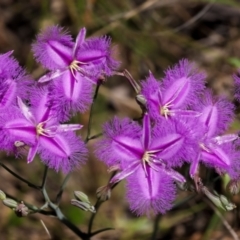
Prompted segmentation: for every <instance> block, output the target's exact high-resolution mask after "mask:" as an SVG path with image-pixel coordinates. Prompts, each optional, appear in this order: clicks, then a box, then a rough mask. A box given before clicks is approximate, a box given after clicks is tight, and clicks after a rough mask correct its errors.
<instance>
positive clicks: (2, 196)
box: [0, 190, 6, 200]
mask: <svg viewBox="0 0 240 240" xmlns="http://www.w3.org/2000/svg"><path fill="white" fill-rule="evenodd" d="M4 199H6V194H5V193H4V192H3V191H2V190H0V200H4Z"/></svg>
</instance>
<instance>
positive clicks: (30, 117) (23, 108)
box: [17, 97, 36, 124]
mask: <svg viewBox="0 0 240 240" xmlns="http://www.w3.org/2000/svg"><path fill="white" fill-rule="evenodd" d="M17 102H18V106H19V108H20V110H21V112H22V114H23V115H24V117H25V118H26V119H27V120H28V121H29V122H31V123H32V124H35V123H36V121H35V118H34V116H33V115H32V113H31V111H30V110H29V108H28V107H27V106H26V105H25V104H24V103H23V101H22V99H21V98H19V97H17Z"/></svg>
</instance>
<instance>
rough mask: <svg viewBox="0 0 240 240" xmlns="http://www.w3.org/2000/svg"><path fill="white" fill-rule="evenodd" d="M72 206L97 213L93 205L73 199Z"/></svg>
mask: <svg viewBox="0 0 240 240" xmlns="http://www.w3.org/2000/svg"><path fill="white" fill-rule="evenodd" d="M71 204H72V205H73V206H76V207H78V208H81V209H82V210H84V211H90V212H92V213H95V212H96V210H95V207H94V206H92V205H91V204H89V203H87V202H81V201H78V200H76V199H72V200H71Z"/></svg>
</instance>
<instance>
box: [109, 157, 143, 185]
mask: <svg viewBox="0 0 240 240" xmlns="http://www.w3.org/2000/svg"><path fill="white" fill-rule="evenodd" d="M140 161H141V160H136V161H134V162H132V163H131V164H129V166H128V167H126V168H125V169H123V170H122V171H121V172H119V173H117V174H116V175H115V176H114V177H113V178H112V179H111V181H110V183H112V184H115V183H117V182H120V181H122V180H123V179H124V178H127V177H128V176H130V175H131V174H132V173H134V172H135V171H137V169H138V168H139V167H141V164H140V163H141V162H140Z"/></svg>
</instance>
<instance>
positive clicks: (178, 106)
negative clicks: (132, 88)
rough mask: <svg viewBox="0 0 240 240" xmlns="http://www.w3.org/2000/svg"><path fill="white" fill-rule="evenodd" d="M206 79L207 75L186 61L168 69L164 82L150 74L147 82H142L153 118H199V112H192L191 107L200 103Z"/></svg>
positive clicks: (143, 91) (143, 92)
mask: <svg viewBox="0 0 240 240" xmlns="http://www.w3.org/2000/svg"><path fill="white" fill-rule="evenodd" d="M204 79H205V75H204V74H203V73H198V72H197V71H196V69H195V67H194V65H193V64H192V63H189V62H188V61H187V60H185V59H184V60H181V61H180V62H179V64H178V65H176V66H175V67H174V68H173V69H168V70H167V71H166V76H165V77H164V79H163V81H162V82H159V81H157V80H156V79H155V78H154V76H153V75H152V74H151V73H150V76H149V77H148V78H147V79H146V81H142V94H143V95H144V96H145V98H146V100H147V107H148V111H149V114H150V115H151V117H152V118H159V116H163V117H165V118H168V117H174V116H175V117H176V116H177V117H179V116H192V117H196V116H198V115H199V112H195V111H192V110H190V109H189V106H191V105H192V104H193V103H195V102H196V101H198V97H197V96H198V94H199V93H201V92H202V91H203V89H204Z"/></svg>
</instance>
